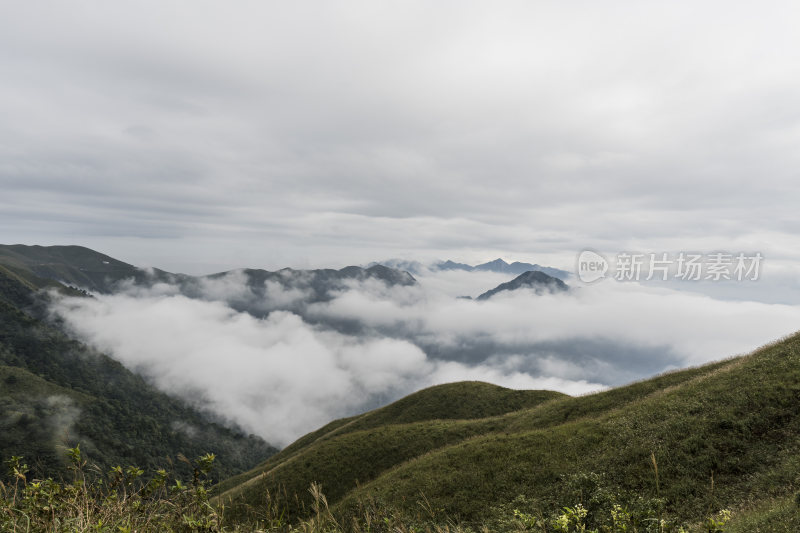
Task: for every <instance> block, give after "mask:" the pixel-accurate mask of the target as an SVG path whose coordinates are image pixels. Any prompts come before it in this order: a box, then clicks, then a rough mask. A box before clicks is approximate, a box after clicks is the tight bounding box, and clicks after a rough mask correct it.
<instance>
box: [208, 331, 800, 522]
mask: <svg viewBox="0 0 800 533" xmlns="http://www.w3.org/2000/svg"><path fill="white" fill-rule="evenodd" d="M459 387H464V388H463V389H460V388H459ZM471 387H478V388H483V391H484V392H485V393H486V394H488V396H489V397H492V395H493V394H495V393H498V392H499V391H498V390H496V389H495V388H493V386H486V385H478V384H458V385H449V386H446V387H439V388H434V389H428V390H426V391H421V392H419V393H417V394H415V395H412V396H410V397H408V398H406V399H403V400H400V401H399V402H396V403H395V404H392V405H390V406H387V407H385V408H382V409H379V410H376V411H372V412H370V413H367V414H365V415H361V416H359V417H352V418H350V419H346V420H342V421H337V422H334V423H332V424H329V425H328V426H326V427H325V428H322V429H321V430H318V431H317V432H314V433H312V434H309V435H308V436H306V437H304V438H302V439H300V440H299V441H297V442H296V443H295V444H293V445H292V446H289V447H288V448H286V449H285V450H284V451H283V452H281V453H280V454H278V455H276V456H274V457H272V458H270V459H269V460H268V461H267V462H266V463H265V464H263V465H261V466H260V467H259V468H258V469H256V470H254V471H251V472H250V473H247V474H243V475H242V476H240V477H239V478H238V479H232V480H229V481H228V482H226V483H223V484H222V485H221V486H220V487H219V491H218V497H219V500H218V501H221V502H225V503H226V505H227V506H228V507H227V508H228V510H229V512H232V513H233V514H237V513H241V516H250V517H254V516H256V515H257V514H258V512H259V509H263V506H261V507H259V505H260V503H259V502H263V501H264V498H265V495H266V493H267V491H269V493H270V494H272V495H275V494H280V493H283V494H285V497H286V499H288V500H294V496H295V495H297V499H296V500H295V501H294V503H289V504H286V505H285V506H284V509H285V510H287V511H289V512H291V513H296V515H295V517H296V518H302V517H307V516H308V512H310V509H311V508H312V502H311V499H310V495H308V492H307V491H306V490H304V488H305V487H308V486H309V484H310V483H312V482H319V483H320V484H321V486H322V489H323V491H324V492H325V493H326V495H327V496H328V502H329V503H330V504H331V507H332V510H333V513H334V515H337V516H339V517H345V518H344V519H346V517H348V516H355V515H357V514H359V512H361V510H363V502H365V501H376V502H381V505H387V506H390V507H391V508H392V509H394V510H395V512H396V513H397V515H396V516H402V517H406V518H407V519H408V520H414V517H418V515H419V512H420V502H421V501H424V502H425V506H426V508H429V509H433V510H435V511H436V514H437V517H436V518H435V520H439V521H441V522H442V523H444V521H447V520H450V521H455V522H457V523H460V524H462V525H470V524H472V525H474V526H477V525H480V524H485V523H487V522H489V521H491V520H492V519H493V518H492V517H495V516H500V515H503V513H505V514H507V513H508V511H509V508H508V507H507V506H508V505H510V502H514V501H517V504H516V505H517V506H518V507H522V508H521V509H517V510H518V511H520V512H522V513H523V514H525V515H526V516H540V517H546V516H552V515H553V514H554V513H557V512H558V511H559V509H562V508H563V507H564V506H574V505H576V504H577V503H581V504H582V505H584V506H585V507H586V509H588V516H587V518H586V520H587V525H589V526H591V525H594V526H596V527H598V528H600V527H601V526H603V525H604V524H606V525H607V524H608V521H609V520H611V518H609V517H610V516H611V515H610V514H609V509H610V508H611V507H610V506H611V505H612V503H611V502H614V504H615V505H617V504H618V505H620V506H622V507H621V508H627V509H630V510H631V512H633V511H635V512H637V513H639V516H650V517H651V519H655V518H654V517H655V516H656V515H658V516H660V517H661V519H663V520H665V521H666V522H665V523H669V524H672V526H674V528H675V529H673V530H675V531H677V530H678V529H677V527H678V526H679V525H689V526H690V525H692V524H695V525H698V524H702V523H703V521H704V520H707V519H708V517H709V516H716V515H715V514H714V513H716V512H717V511H719V510H721V509H733V515H732V519H731V522H730V524H731V526H730V527H740V526H737V525H736V524H737V523H740V524H741V523H745V522H743V521H746V523H756V522H758V521H760V520H773V521H778V522H780V521H781V520H783V521H786V520H788V518H786V517H787V516H791V517H794V516H795V515H796V513H795V508H794V507H793V506H794V503H793V502H794V500H793V498H794V494H795V493H796V492H797V491H798V489H800V459H798V457H800V416H798V415H800V335H793V336H791V337H789V338H787V339H784V340H782V341H780V342H777V343H775V344H772V345H770V346H767V347H765V348H762V349H760V350H757V351H756V352H754V353H752V354H750V355H747V356H743V357H738V358H733V359H729V360H726V361H721V362H718V363H714V364H711V365H706V366H703V367H699V368H692V369H687V370H683V371H678V372H671V373H668V374H664V375H661V376H657V377H655V378H652V379H650V380H645V381H642V382H638V383H633V384H631V385H628V386H625V387H619V388H616V389H611V390H607V391H604V392H601V393H597V394H592V395H587V396H582V397H575V398H573V397H568V396H563V395H551V396H549V397H546V396H544V395H543V396H540V397H539V401H536V402H533V403H532V404H531V405H527V406H526V405H522V406H514V407H513V408H503V407H502V406H503V405H506V407H509V404H507V403H504V401H509V398H510V396H504V394H505V393H500V394H498V395H497V396H495V397H494V398H495V400H494V401H489V402H487V403H486V404H484V403H483V400H482V399H481V398H480V396H481V393H480V392H475V391H476V389H470V388H471ZM470 390H472V391H473V392H475V394H472V396H474V397H473V398H470V399H469V400H467V397H469V396H471V394H470ZM449 392H452V393H453V396H452V398H459V401H450V400H449V399H448V397H449V394H448V393H449ZM437 396H438V400H437ZM421 399H425V401H420V400H421ZM462 401H463V402H467V403H470V402H471V404H472V405H473V406H476V405H488V404H492V403H493V404H494V407H492V408H487V410H486V411H485V416H481V415H480V409H478V410H476V411H474V413H473V414H475V416H469V412H470V410H471V408H470V407H469V406H465V405H462V404H461V403H459V402H462ZM437 402H438V403H437ZM425 403H430V405H429V412H430V413H432V415H431V416H430V417H425V416H423V415H422V413H423V412H424V411H423V410H418V409H417V408H416V407H417V406H418V405H421V404H425ZM448 406H450V408H451V409H452V411H451V413H453V416H451V417H449V419H448V418H447V417H443V416H441V414H442V413H443V412H445V411H447V409H448ZM440 409H441V411H440ZM459 409H463V410H462V411H459ZM493 409H497V410H496V411H494V410H493ZM412 413H413V414H412ZM433 413H435V414H433ZM456 416H461V418H460V419H458V418H456ZM406 417H407V418H406ZM656 469H657V472H658V474H657V475H656ZM712 477H713V482H712ZM421 495H424V500H421V498H422V496H421ZM520 496H523V498H522V500H520V499H519V497H520ZM520 502H521V503H520ZM504 506H506V507H504ZM526 513H527V514H526ZM767 515H769V517H771V518H769V517H767ZM592 520H596V522H592ZM698 527H699V526H698ZM742 527H743V526H742ZM641 530H642V531H644V529H641ZM734 530H737V529H734ZM739 530H742V529H739ZM764 531H770V529H764Z"/></svg>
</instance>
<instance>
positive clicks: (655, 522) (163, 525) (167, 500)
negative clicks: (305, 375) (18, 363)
mask: <svg viewBox="0 0 800 533" xmlns="http://www.w3.org/2000/svg"><path fill="white" fill-rule="evenodd" d="M67 453H68V457H69V461H70V470H71V471H72V473H73V478H72V480H71V481H58V482H57V481H54V480H53V479H49V478H48V479H44V480H35V479H34V480H28V476H27V466H26V465H25V464H24V463H23V462H22V459H21V458H20V457H12V458H11V459H10V460H8V461H7V462H6V464H7V466H8V477H7V482H6V483H2V482H0V532H2V533H12V532H13V533H17V532H23V531H24V532H31V531H33V532H39V531H42V532H44V531H48V532H62V531H63V532H76V533H77V532H81V533H83V532H86V533H89V532H94V533H111V532H114V533H133V532H151V531H152V532H167V533H169V532H173V533H200V532H207V533H225V532H228V533H243V532H261V533H301V532H305V533H316V532H318V533H323V532H324V533H345V532H355V533H366V532H375V533H379V532H386V533H389V532H394V533H422V532H430V533H479V532H480V533H484V532H489V531H509V532H525V531H536V532H540V533H549V532H553V533H557V532H561V533H614V532H642V533H645V532H659V533H688V532H689V531H705V532H709V533H720V532H723V531H728V529H727V525H728V523H729V521H730V518H731V513H730V511H728V510H722V511H720V512H718V513H715V514H711V515H709V516H708V517H707V518H706V519H705V520H704V521H703V522H702V523H699V524H694V525H690V526H686V525H678V524H677V523H675V521H674V520H673V519H672V517H669V516H666V515H665V514H664V512H663V502H662V501H660V500H651V501H643V505H639V506H623V505H620V504H618V503H616V502H615V500H614V497H613V495H608V497H607V498H606V500H605V501H603V502H601V503H602V506H601V507H597V505H595V504H596V503H597V502H596V501H594V500H592V501H586V502H583V503H577V504H576V505H574V506H571V507H564V508H562V509H560V510H558V511H557V512H555V513H552V514H551V515H549V516H545V515H542V514H536V513H532V512H530V511H529V510H528V509H529V508H530V506H531V504H532V502H531V501H530V500H528V499H527V498H526V497H524V496H519V497H517V498H516V499H514V500H513V501H511V502H508V503H505V504H502V505H500V506H498V507H496V508H495V509H493V513H492V516H491V517H489V518H487V520H486V521H485V522H484V523H483V524H481V525H480V526H479V527H477V528H476V527H470V526H468V525H465V524H460V523H457V522H455V521H453V520H452V519H449V518H447V517H443V516H441V514H440V510H437V509H434V508H433V507H432V506H431V504H430V502H429V501H428V500H427V499H426V498H425V497H424V496H422V495H421V496H420V499H419V500H418V502H417V507H418V511H417V512H416V513H415V514H413V515H410V514H408V513H403V512H400V510H399V509H398V508H396V507H394V506H393V505H391V504H386V503H380V502H377V501H375V500H374V499H372V500H364V501H360V502H359V506H358V512H357V513H354V514H353V515H351V516H348V517H347V518H346V519H344V518H342V517H341V516H340V517H338V518H337V517H336V516H334V513H332V512H331V509H330V508H329V506H328V502H327V499H326V497H325V495H324V494H323V492H322V487H321V486H320V485H319V484H317V483H313V484H312V485H311V487H310V489H309V490H308V492H309V494H310V496H311V498H312V501H313V504H312V505H311V509H310V513H309V515H308V518H307V519H305V520H303V521H299V522H294V523H289V521H288V520H287V515H286V512H285V508H284V504H283V503H282V502H281V500H280V498H275V497H273V496H271V495H269V494H265V495H264V501H263V502H262V503H263V509H264V515H263V517H262V519H261V520H258V521H249V522H236V521H232V520H230V519H226V516H225V508H224V507H215V506H213V505H211V503H210V501H209V494H208V486H209V482H208V478H207V476H208V473H209V472H210V470H211V468H212V466H213V463H214V459H215V457H214V455H213V454H207V455H204V456H202V457H199V458H197V460H196V461H194V462H190V461H188V460H186V459H183V460H185V461H186V462H187V463H189V464H190V465H191V467H192V469H193V477H192V479H191V480H190V481H187V482H186V483H183V482H181V481H180V480H178V479H174V478H171V477H170V475H169V474H168V473H167V472H166V471H164V470H158V471H156V472H154V473H153V475H152V476H151V477H150V478H149V480H146V481H145V478H144V474H145V473H144V471H142V470H141V469H139V468H136V467H128V468H125V469H123V468H121V467H115V468H112V469H111V471H110V472H108V473H107V474H105V475H104V474H102V473H101V472H100V471H99V470H96V469H94V468H87V465H86V462H85V461H84V460H83V458H82V455H81V451H80V448H79V447H75V448H72V449H69V450H67ZM654 466H655V463H654ZM591 477H593V476H592V475H589V476H588V478H591ZM521 509H523V510H521ZM796 516H797V510H796V506H794V503H793V502H779V504H778V506H777V507H776V506H774V505H773V506H768V505H762V508H761V509H756V510H755V511H751V512H750V513H748V514H745V515H744V520H742V521H741V522H740V525H739V526H738V527H739V529H732V530H731V531H784V529H764V528H771V527H772V525H775V524H779V525H780V524H791V523H796V522H791V520H792V519H793V518H794V517H796ZM590 521H594V522H595V523H602V525H600V526H598V527H594V528H590V527H589V526H588V523H589V522H590ZM787 527H790V526H787ZM742 528H746V529H742ZM785 531H793V529H790V528H789V529H785Z"/></svg>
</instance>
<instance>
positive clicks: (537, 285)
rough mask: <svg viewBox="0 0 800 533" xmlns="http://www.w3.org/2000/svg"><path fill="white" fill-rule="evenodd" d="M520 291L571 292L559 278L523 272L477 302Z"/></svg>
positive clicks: (539, 272)
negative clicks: (508, 292) (502, 293)
mask: <svg viewBox="0 0 800 533" xmlns="http://www.w3.org/2000/svg"><path fill="white" fill-rule="evenodd" d="M518 289H534V290H535V291H536V292H537V293H544V292H548V293H557V292H565V291H567V290H569V285H567V284H566V283H564V282H563V281H561V280H560V279H558V278H555V277H553V276H549V275H547V274H545V273H544V272H541V271H538V270H530V271H528V272H523V273H522V274H520V275H519V276H517V277H516V278H514V279H512V280H511V281H508V282H506V283H501V284H500V285H498V286H497V287H495V288H494V289H492V290H489V291H486V292H484V293H483V294H481V295H480V296H478V297H477V298H476V300H488V299H489V298H491V297H492V296H494V295H495V294H497V293H499V292H504V291H514V290H518Z"/></svg>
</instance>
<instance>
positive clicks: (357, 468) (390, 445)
mask: <svg viewBox="0 0 800 533" xmlns="http://www.w3.org/2000/svg"><path fill="white" fill-rule="evenodd" d="M564 397H566V396H565V395H563V394H560V393H557V392H552V391H515V390H511V389H506V388H503V387H498V386H496V385H491V384H488V383H481V382H461V383H451V384H445V385H438V386H435V387H431V388H429V389H425V390H422V391H419V392H417V393H415V394H412V395H410V396H407V397H406V398H403V399H401V400H398V401H397V402H394V403H392V404H390V405H388V406H386V407H383V408H380V409H376V410H374V411H371V412H369V413H365V414H363V415H360V416H355V417H350V418H346V419H341V420H337V421H334V422H331V423H330V424H328V425H326V426H324V427H323V428H321V429H319V430H317V431H315V432H313V433H310V434H308V435H306V436H305V437H303V438H301V439H299V440H298V441H296V442H295V443H293V444H292V445H290V446H288V447H287V448H285V449H284V450H283V451H281V452H280V453H279V454H277V455H275V456H273V457H271V458H270V459H268V460H267V461H266V462H265V463H264V464H262V465H260V466H259V467H258V468H256V469H253V470H251V471H250V472H247V473H245V474H241V475H239V476H236V477H235V478H232V479H228V480H225V481H223V483H221V484H220V486H219V487H218V493H221V494H222V499H223V501H235V502H238V504H242V503H244V504H245V505H250V506H253V507H255V506H257V505H258V504H259V503H260V502H261V501H262V500H263V494H264V493H265V491H267V490H269V491H270V492H271V493H275V492H277V491H285V492H286V493H288V494H290V495H294V494H297V495H299V496H301V498H300V501H295V500H294V498H289V500H290V502H289V506H290V509H289V510H290V511H291V512H297V511H299V510H300V508H301V507H302V506H303V505H306V506H307V504H308V501H307V500H306V499H305V493H306V489H307V488H308V486H309V484H310V483H311V482H312V481H322V482H323V484H324V487H325V492H326V496H327V498H328V501H331V502H333V501H336V500H338V499H339V498H341V497H342V496H344V495H345V494H346V493H347V492H348V491H349V490H351V489H353V488H355V486H356V484H357V483H359V482H365V481H369V480H371V479H373V478H375V477H376V476H377V475H379V474H380V473H381V472H384V471H386V470H387V469H389V468H391V467H393V466H395V465H397V464H399V463H401V462H403V461H406V460H409V459H412V458H414V457H417V456H419V455H420V454H423V453H426V452H429V451H430V450H434V449H436V448H440V447H442V446H445V445H448V444H453V443H456V442H460V441H462V440H464V439H465V438H468V437H472V436H475V435H480V434H483V433H486V432H489V431H496V430H499V429H501V427H500V426H499V425H498V424H499V423H498V421H497V420H496V419H495V418H496V416H495V417H494V418H492V417H493V416H494V415H502V414H504V413H508V412H512V411H515V410H518V409H521V408H524V407H530V406H534V405H539V404H542V403H544V402H548V401H550V400H554V399H559V398H564ZM238 507H239V511H241V505H238ZM234 512H236V511H234Z"/></svg>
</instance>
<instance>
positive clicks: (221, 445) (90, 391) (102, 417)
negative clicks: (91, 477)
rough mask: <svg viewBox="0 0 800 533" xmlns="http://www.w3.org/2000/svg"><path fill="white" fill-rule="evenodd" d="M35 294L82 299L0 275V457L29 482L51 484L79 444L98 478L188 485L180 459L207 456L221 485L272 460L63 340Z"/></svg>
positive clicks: (258, 447)
mask: <svg viewBox="0 0 800 533" xmlns="http://www.w3.org/2000/svg"><path fill="white" fill-rule="evenodd" d="M38 288H56V289H58V290H60V291H62V292H67V293H72V294H75V295H80V294H81V293H79V292H78V291H75V290H73V289H68V288H66V287H64V286H63V285H60V284H56V283H54V282H53V281H52V280H47V279H43V278H39V277H38V276H36V275H35V274H33V273H32V272H30V271H29V270H26V269H25V268H23V267H19V266H14V265H0V457H2V458H4V459H5V458H8V457H10V456H11V455H20V456H24V457H25V459H26V461H27V462H28V464H29V465H31V467H32V468H33V473H34V474H36V475H43V474H45V473H46V474H47V475H58V474H59V473H63V472H64V471H65V470H64V468H65V463H64V461H65V456H64V453H63V450H64V449H65V448H66V447H71V446H74V445H76V444H78V443H80V445H81V448H82V449H83V450H84V452H85V453H86V455H87V457H88V458H89V459H90V460H91V461H92V462H93V463H96V464H98V465H99V466H100V467H102V468H108V467H111V466H114V465H117V464H121V465H130V464H135V465H137V466H140V467H147V468H150V469H152V468H156V467H170V468H174V469H176V470H177V471H179V472H182V474H183V475H187V474H188V473H189V470H188V467H187V466H186V465H184V464H183V463H181V462H176V460H175V458H176V457H177V456H178V454H183V455H185V456H187V457H196V456H199V455H202V454H204V453H207V452H214V453H217V454H218V455H219V456H220V460H219V462H218V467H219V468H218V469H217V475H218V476H220V477H226V476H230V475H233V474H236V473H238V472H241V471H243V470H247V469H249V468H251V467H252V466H253V465H255V464H257V463H258V462H260V461H263V459H264V458H266V457H268V456H269V455H270V454H271V453H274V449H273V448H271V447H270V446H269V445H267V444H266V443H265V442H263V441H262V440H261V439H260V438H257V437H253V436H248V435H245V434H243V433H242V432H241V431H237V430H232V429H229V428H226V427H223V426H221V425H219V424H216V423H214V422H213V421H210V420H209V419H208V418H207V417H206V416H204V415H202V414H200V413H199V412H197V411H196V410H195V409H193V408H191V407H189V406H188V405H186V404H185V403H183V402H182V401H180V400H178V399H175V398H171V397H169V396H167V395H165V394H163V393H161V392H159V391H157V390H156V389H155V388H153V387H152V386H150V385H149V384H148V383H147V382H146V381H145V380H143V379H142V378H141V377H139V376H137V375H135V374H133V373H131V372H130V371H128V370H127V369H125V368H124V367H123V366H122V365H121V364H119V363H117V362H116V361H114V360H113V359H111V358H109V357H107V356H106V355H104V354H101V353H97V352H95V351H93V350H91V349H90V348H88V347H87V346H85V345H83V344H81V343H79V342H76V341H74V340H72V339H70V338H69V337H67V336H66V335H65V334H64V333H63V332H61V331H60V330H59V329H58V325H57V324H56V323H54V322H52V321H51V320H50V319H48V318H47V315H46V313H45V309H46V300H47V298H48V296H47V294H45V293H41V292H37V291H36V290H35V289H38ZM170 465H172V466H170Z"/></svg>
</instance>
